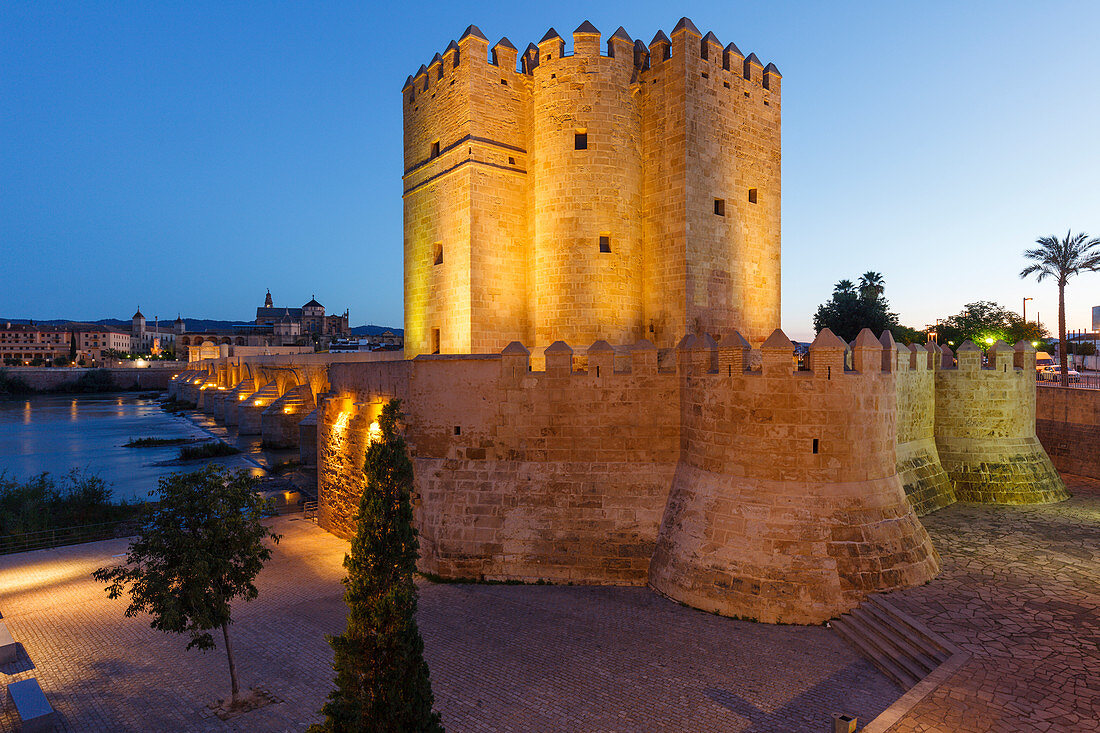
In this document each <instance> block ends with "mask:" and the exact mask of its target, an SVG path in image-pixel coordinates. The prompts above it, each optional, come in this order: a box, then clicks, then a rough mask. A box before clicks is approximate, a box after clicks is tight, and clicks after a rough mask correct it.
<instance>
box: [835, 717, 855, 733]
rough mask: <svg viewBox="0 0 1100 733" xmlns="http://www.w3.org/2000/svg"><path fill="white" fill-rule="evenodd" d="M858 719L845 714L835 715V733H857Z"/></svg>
mask: <svg viewBox="0 0 1100 733" xmlns="http://www.w3.org/2000/svg"><path fill="white" fill-rule="evenodd" d="M856 722H857V718H855V717H853V716H851V715H845V714H844V713H833V733H855V732H856Z"/></svg>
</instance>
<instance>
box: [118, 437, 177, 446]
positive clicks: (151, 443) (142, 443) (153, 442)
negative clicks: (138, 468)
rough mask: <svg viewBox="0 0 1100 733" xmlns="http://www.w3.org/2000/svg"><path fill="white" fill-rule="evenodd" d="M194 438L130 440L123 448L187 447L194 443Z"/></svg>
mask: <svg viewBox="0 0 1100 733" xmlns="http://www.w3.org/2000/svg"><path fill="white" fill-rule="evenodd" d="M194 442H195V439H194V438H130V440H129V441H128V442H126V443H123V444H122V447H123V448H159V447H161V446H164V445H185V444H187V443H194Z"/></svg>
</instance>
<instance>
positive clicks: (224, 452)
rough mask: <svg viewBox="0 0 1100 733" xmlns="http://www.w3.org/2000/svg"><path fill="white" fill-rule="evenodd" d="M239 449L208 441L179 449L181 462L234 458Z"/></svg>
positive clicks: (227, 444) (217, 441)
mask: <svg viewBox="0 0 1100 733" xmlns="http://www.w3.org/2000/svg"><path fill="white" fill-rule="evenodd" d="M240 452H241V449H240V448H238V447H237V446H235V445H229V443H223V442H221V441H220V440H210V441H207V442H205V443H200V444H199V445H188V446H184V447H183V448H180V460H181V461H195V460H198V459H200V458H219V457H221V456H235V455H237V454H238V453H240Z"/></svg>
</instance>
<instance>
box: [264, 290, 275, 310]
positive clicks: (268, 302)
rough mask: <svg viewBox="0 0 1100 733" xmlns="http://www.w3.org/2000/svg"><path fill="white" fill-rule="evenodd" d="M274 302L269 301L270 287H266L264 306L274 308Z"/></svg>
mask: <svg viewBox="0 0 1100 733" xmlns="http://www.w3.org/2000/svg"><path fill="white" fill-rule="evenodd" d="M274 307H275V306H274V304H273V303H272V302H271V289H270V288H268V291H267V297H266V298H264V308H274Z"/></svg>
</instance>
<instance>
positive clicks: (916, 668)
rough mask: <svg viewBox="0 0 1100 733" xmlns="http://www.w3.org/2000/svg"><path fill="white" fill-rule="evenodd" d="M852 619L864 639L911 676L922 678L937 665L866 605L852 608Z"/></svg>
mask: <svg viewBox="0 0 1100 733" xmlns="http://www.w3.org/2000/svg"><path fill="white" fill-rule="evenodd" d="M849 615H850V616H851V617H852V620H853V621H855V622H858V623H859V624H860V630H861V631H862V632H864V637H865V639H866V640H867V641H868V642H870V643H871V644H873V645H874V646H875V647H876V648H877V649H878V650H879V651H880V652H882V653H883V654H887V655H889V656H890V657H892V658H893V659H894V661H895V662H897V664H898V665H900V666H902V667H904V668H905V670H906V671H907V672H909V673H910V674H911V675H913V677H915V678H917V679H918V680H920V679H923V678H924V677H925V676H926V675H928V673H929V672H931V671H932V670H933V669H935V668H936V667H938V666H939V663H938V662H936V660H935V659H933V658H932V657H931V656H929V655H928V654H925V653H924V652H923V651H922V650H921V649H920V647H919V646H918V645H917V644H916V643H914V642H913V641H912V640H909V639H906V638H905V636H904V635H903V634H902V633H899V632H898V631H897V630H896V629H895V628H893V627H892V626H890V624H889V622H888V621H884V620H883V619H881V618H880V617H878V616H876V615H875V614H874V613H871V612H869V611H868V610H867V608H866V607H860V608H855V609H852V611H851V613H850V614H849Z"/></svg>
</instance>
